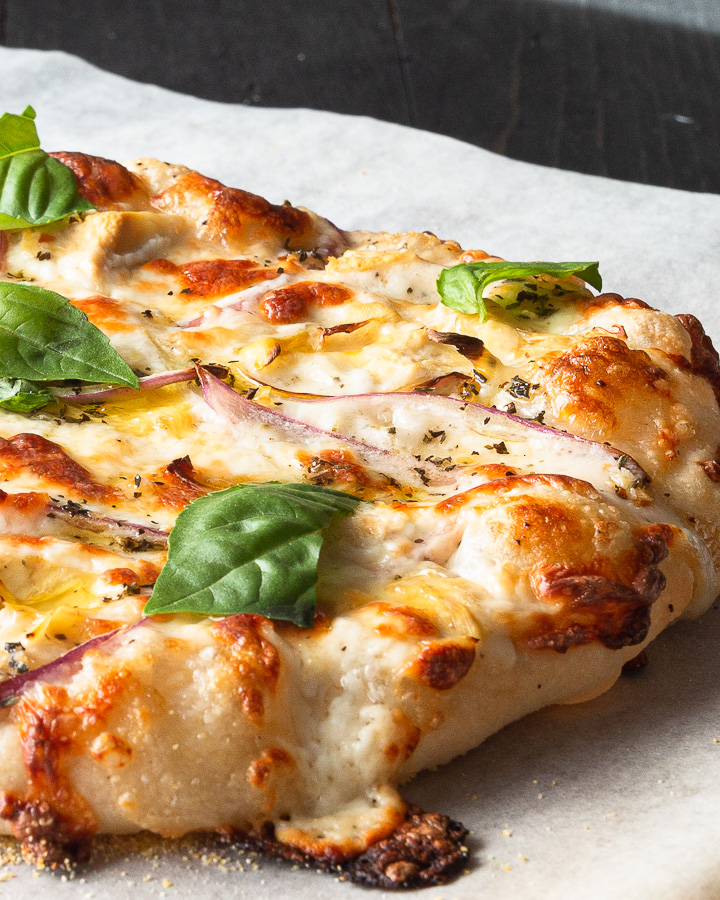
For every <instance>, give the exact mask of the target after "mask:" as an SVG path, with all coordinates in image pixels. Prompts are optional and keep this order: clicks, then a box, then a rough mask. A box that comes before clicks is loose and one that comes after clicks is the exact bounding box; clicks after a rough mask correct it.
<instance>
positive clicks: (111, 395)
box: [55, 368, 197, 405]
mask: <svg viewBox="0 0 720 900" xmlns="http://www.w3.org/2000/svg"><path fill="white" fill-rule="evenodd" d="M196 377H197V376H196V374H195V369H194V368H190V369H175V370H174V371H172V372H160V373H159V374H157V375H148V376H146V377H145V378H140V379H139V382H140V387H139V388H137V389H136V388H131V387H116V388H104V389H103V390H99V391H80V392H79V393H70V392H65V393H58V394H55V397H56V398H57V399H58V400H61V401H62V402H64V403H73V404H80V405H86V404H88V403H108V402H110V401H112V400H124V399H125V398H126V397H137V396H138V394H140V393H146V392H147V391H154V390H157V388H161V387H165V386H166V385H168V384H180V383H181V382H183V381H194V380H195V378H196Z"/></svg>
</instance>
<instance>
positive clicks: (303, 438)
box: [198, 366, 456, 487]
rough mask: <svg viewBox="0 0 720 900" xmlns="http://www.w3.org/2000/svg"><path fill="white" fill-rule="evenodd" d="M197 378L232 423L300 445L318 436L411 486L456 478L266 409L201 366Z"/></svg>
mask: <svg viewBox="0 0 720 900" xmlns="http://www.w3.org/2000/svg"><path fill="white" fill-rule="evenodd" d="M198 378H199V380H200V385H201V387H202V392H203V399H204V400H205V402H206V403H207V404H208V406H209V407H210V408H211V409H212V410H214V411H215V412H216V413H218V414H219V415H221V416H223V417H224V418H225V419H227V420H228V421H229V422H231V423H232V424H233V425H249V424H255V425H264V426H266V427H270V428H272V429H273V430H274V431H275V434H276V435H277V436H278V438H279V439H280V440H286V441H292V442H293V443H295V444H298V445H300V446H303V447H306V446H309V445H314V446H317V443H318V439H322V440H327V441H332V442H333V444H344V445H345V446H346V447H350V448H351V449H352V450H354V451H355V452H356V453H357V454H358V456H359V457H360V460H361V462H362V463H363V464H364V465H367V466H369V467H370V468H372V469H375V470H376V471H377V472H379V473H381V474H383V475H385V476H390V477H392V478H394V479H397V480H401V481H402V482H403V483H405V484H408V485H410V486H414V487H422V486H425V487H427V486H446V485H450V484H453V483H454V482H455V480H456V479H455V478H453V477H451V476H449V475H448V474H447V473H444V472H442V471H440V470H438V469H436V468H435V467H434V466H432V465H430V466H424V465H423V464H422V463H421V462H419V461H418V460H417V459H416V458H415V457H414V456H411V455H410V454H409V453H405V452H403V451H399V450H385V449H382V448H381V447H376V446H374V445H372V444H367V443H365V442H364V441H359V440H356V439H355V438H352V437H348V436H346V435H343V434H335V433H333V432H332V431H325V430H323V429H321V428H316V427H314V426H313V425H308V424H307V423H305V422H302V421H299V420H298V419H292V418H290V417H289V416H286V415H283V414H282V413H280V412H276V411H275V410H272V409H268V408H267V407H266V406H262V405H261V404H260V403H255V402H254V401H252V400H248V399H247V398H246V397H243V396H241V395H240V394H238V393H237V392H236V391H234V390H233V389H232V388H230V387H228V386H227V385H226V384H224V382H222V381H220V379H219V378H216V377H215V376H214V375H212V374H211V373H210V372H208V371H207V370H206V369H203V368H202V367H200V366H198Z"/></svg>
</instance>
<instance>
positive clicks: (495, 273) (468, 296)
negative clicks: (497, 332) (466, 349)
mask: <svg viewBox="0 0 720 900" xmlns="http://www.w3.org/2000/svg"><path fill="white" fill-rule="evenodd" d="M598 265H599V264H598V263H597V262H565V263H554V262H533V263H525V262H505V261H500V260H497V261H492V262H485V261H483V260H480V261H479V262H474V263H464V264H463V265H459V266H452V268H450V269H443V271H442V272H441V273H440V277H439V278H438V280H437V289H438V293H439V294H440V298H441V299H442V302H443V304H444V305H445V306H449V307H450V308H451V309H456V310H457V311H458V312H461V313H468V314H470V315H478V316H480V321H481V322H484V321H485V320H486V319H487V316H488V312H487V306H486V305H485V300H484V299H483V293H484V291H485V289H486V288H487V287H489V286H490V285H491V284H493V283H494V282H495V281H504V280H505V279H508V278H531V277H533V276H535V275H549V276H550V277H551V278H567V277H568V276H570V275H576V276H577V277H578V278H582V280H583V281H586V282H587V283H588V284H589V285H591V286H592V287H594V288H596V289H597V290H598V291H600V290H602V278H601V277H600V272H599V270H598ZM493 299H494V302H495V303H498V304H499V305H500V306H502V305H503V303H502V300H501V299H500V298H493Z"/></svg>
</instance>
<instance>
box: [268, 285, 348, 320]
mask: <svg viewBox="0 0 720 900" xmlns="http://www.w3.org/2000/svg"><path fill="white" fill-rule="evenodd" d="M351 296H352V295H351V293H350V291H349V290H348V289H347V288H344V287H341V286H340V285H338V284H327V283H326V282H323V281H300V282H298V283H297V284H290V285H288V286H287V287H282V288H277V290H273V291H268V292H267V294H265V295H264V296H263V298H262V300H261V301H260V304H259V306H258V312H259V313H260V315H261V316H262V317H263V318H264V319H267V321H268V322H272V323H273V324H276V325H291V324H294V323H295V322H302V321H304V320H306V319H307V318H308V317H309V315H310V310H311V309H312V307H314V306H339V305H340V304H342V303H346V302H347V301H348V300H349V299H350V297H351Z"/></svg>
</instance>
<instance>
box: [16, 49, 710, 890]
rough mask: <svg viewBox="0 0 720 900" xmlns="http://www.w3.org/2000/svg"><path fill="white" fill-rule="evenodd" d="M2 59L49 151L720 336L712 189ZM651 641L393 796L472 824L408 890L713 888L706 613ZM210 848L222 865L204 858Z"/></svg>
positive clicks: (63, 62)
mask: <svg viewBox="0 0 720 900" xmlns="http://www.w3.org/2000/svg"><path fill="white" fill-rule="evenodd" d="M0 64H1V66H2V68H1V71H2V80H1V81H0V98H1V100H2V103H1V104H0V106H1V108H2V110H10V111H13V112H20V111H22V109H24V107H25V105H26V104H28V103H32V105H33V106H34V107H35V109H36V110H37V113H38V118H37V123H38V127H39V131H40V137H41V140H42V143H43V147H45V148H46V149H66V150H83V151H85V152H89V153H95V154H100V155H104V156H108V157H110V158H113V159H128V158H133V157H138V156H157V157H159V158H161V159H165V160H168V161H171V162H182V163H185V164H187V165H190V166H193V167H197V168H198V169H199V170H201V171H202V172H203V173H204V174H207V175H212V176H214V177H217V178H219V179H220V180H222V181H225V182H227V183H229V184H233V185H237V186H240V187H243V188H246V189H248V190H252V191H255V192H256V193H260V194H263V195H265V196H267V197H268V198H269V199H271V200H273V201H275V202H279V201H282V200H283V199H284V198H285V197H288V198H289V199H291V200H292V202H294V203H298V204H302V205H305V206H308V207H310V208H313V209H316V210H317V211H318V212H320V213H322V214H323V215H326V216H328V217H329V218H330V219H332V220H333V221H335V222H336V223H337V224H338V225H341V226H342V227H345V228H359V227H363V228H370V229H373V230H381V229H382V230H395V229H397V230H411V229H412V230H426V229H427V230H431V231H434V232H436V233H437V234H439V235H440V236H442V237H448V238H455V239H456V240H459V241H460V242H461V243H463V245H464V246H466V247H481V248H483V249H486V250H488V251H492V252H494V253H497V254H499V255H502V256H504V257H505V258H508V259H550V260H565V259H599V260H600V262H601V271H602V273H603V276H604V280H605V288H606V290H611V291H612V290H616V291H618V292H619V293H621V294H624V295H625V296H638V297H641V298H643V299H645V300H647V301H648V302H650V303H651V304H653V305H655V306H659V307H661V308H664V309H667V310H668V311H671V312H693V313H695V314H696V315H698V316H699V317H700V318H701V319H702V321H703V322H704V324H705V326H706V328H707V329H708V331H709V332H710V333H711V334H712V335H713V337H714V339H715V340H716V342H717V340H718V338H720V316H718V312H717V307H718V303H719V302H720V296H719V295H720V278H719V277H718V274H719V270H720V197H718V196H714V195H712V196H711V195H701V194H690V193H684V192H679V191H670V190H666V189H662V188H654V187H645V186H641V185H632V184H625V183H621V182H613V181H610V180H607V179H600V178H594V177H590V176H586V175H578V174H575V173H571V172H563V171H557V170H552V169H544V168H541V167H538V166H532V165H529V164H526V163H518V162H514V161H512V160H508V159H504V158H502V157H499V156H495V155H493V154H491V153H488V152H486V151H484V150H479V149H477V148H475V147H471V146H468V145H466V144H462V143H459V142H458V141H455V140H452V139H450V138H445V137H440V136H437V135H432V134H427V133H423V132H419V131H414V130H412V129H409V128H405V127H402V126H398V125H389V124H386V123H381V122H377V121H374V120H372V119H365V118H352V117H348V116H340V115H336V114H333V113H323V112H314V111H308V110H273V109H257V108H248V107H243V106H233V105H228V104H219V103H212V102H209V101H204V100H197V99H195V98H191V97H185V96H181V95H178V94H173V93H172V92H169V91H167V90H163V89H160V88H157V87H154V86H149V85H141V84H136V83H133V82H131V81H127V80H125V79H122V78H119V77H117V76H114V75H109V74H107V73H104V72H101V71H99V70H97V69H95V68H93V67H92V66H90V65H88V64H87V63H85V62H82V61H81V60H78V59H75V58H73V57H70V56H67V55H65V54H60V53H42V52H39V51H26V50H7V49H2V50H0ZM208 64H211V61H209V63H208ZM467 113H468V115H482V114H483V111H482V110H481V109H478V110H473V109H472V107H471V106H470V107H469V108H468V111H467ZM649 653H650V657H651V664H650V666H649V667H648V668H647V669H646V670H644V672H642V673H641V674H639V675H636V676H634V677H626V678H623V679H621V680H620V682H618V684H617V685H616V687H615V688H614V689H613V690H612V691H610V692H609V693H607V694H605V695H603V696H602V697H600V698H598V699H597V700H594V701H591V702H589V703H585V704H580V705H576V706H568V707H555V708H553V709H549V710H545V711H543V712H540V713H537V714H535V715H533V716H531V717H529V718H527V719H525V720H523V721H522V722H519V723H517V724H515V725H512V726H510V727H508V728H506V729H505V730H504V731H502V732H501V733H500V734H498V735H496V736H495V737H493V738H491V739H490V740H488V741H486V742H485V744H483V745H482V746H481V747H480V748H479V749H477V750H475V751H473V752H472V753H470V754H468V755H467V756H466V757H464V758H462V759H459V760H456V761H455V762H454V763H452V764H451V765H448V766H446V767H443V768H442V769H440V770H438V771H436V772H433V773H426V774H423V775H421V776H419V777H418V778H416V779H415V781H413V782H412V783H411V784H409V785H408V786H406V788H405V790H404V794H405V796H406V797H407V798H408V799H410V800H412V801H414V802H416V803H419V804H420V805H421V806H423V807H424V808H426V809H431V810H436V809H437V810H440V811H442V812H445V813H447V814H450V815H452V816H453V817H454V818H457V819H460V820H461V821H462V822H464V823H465V824H466V825H467V826H468V827H470V828H471V829H472V836H471V841H470V846H471V848H472V851H473V859H472V863H471V866H470V871H469V874H467V875H465V876H464V877H461V878H460V879H459V880H457V881H456V882H454V883H453V884H451V885H448V886H447V887H444V888H430V889H427V890H426V891H422V892H418V893H422V895H423V896H427V897H431V898H433V900H436V898H444V900H453V898H476V897H482V898H485V900H516V898H523V900H528V898H532V900H534V898H553V900H565V898H567V900H578V898H582V900H596V898H597V900H600V898H602V900H606V898H607V900H610V898H617V897H622V898H623V900H648V898H652V900H713V898H720V778H719V776H720V743H717V742H716V741H717V740H718V739H720V691H719V690H718V681H719V680H720V613H719V612H718V609H717V604H716V607H715V608H714V609H712V610H711V611H710V612H709V613H708V614H707V615H706V616H705V617H704V618H703V619H702V620H700V621H698V622H687V623H681V624H679V625H677V626H675V627H674V628H672V629H671V631H670V632H668V633H666V634H664V635H662V636H661V637H660V638H659V639H658V640H657V641H656V642H655V643H654V644H653V645H651V647H650V651H649ZM208 764H209V765H211V764H212V761H211V760H209V761H208ZM148 791H149V792H150V793H152V786H151V785H149V786H148ZM203 848H204V849H203ZM202 853H205V857H204V861H203V859H198V858H196V856H202ZM208 853H209V854H210V855H209V856H208ZM213 854H219V855H220V857H221V859H222V860H223V861H221V863H220V865H217V864H212V865H206V864H205V863H207V862H209V861H211V860H212V859H215V861H216V862H217V858H216V856H213ZM8 875H10V876H14V877H12V878H9V879H8V880H4V881H2V882H0V897H2V896H7V897H18V898H19V897H23V898H27V900H32V898H39V897H47V896H50V895H51V894H52V895H53V896H57V897H109V898H124V897H135V896H137V897H143V896H167V897H177V898H198V900H201V898H202V900H205V898H215V897H217V898H220V897H222V898H226V897H249V898H256V900H266V898H268V900H269V898H281V897H293V898H300V900H305V898H310V897H328V898H331V897H332V898H340V900H345V898H359V897H361V896H367V894H366V893H365V892H363V891H362V890H361V889H360V888H357V887H354V886H352V885H347V884H342V883H336V882H335V880H334V879H333V878H331V877H330V878H329V877H328V876H324V875H320V874H317V873H313V872H307V871H291V870H290V867H288V866H286V865H282V864H278V863H273V862H269V861H264V860H260V861H259V862H257V861H256V862H254V863H253V862H252V861H251V862H250V863H247V862H246V861H245V857H244V856H241V855H238V854H237V853H235V852H234V851H233V850H232V849H228V848H225V849H222V848H218V847H217V846H216V845H214V844H213V843H212V841H210V842H205V843H204V844H203V845H202V847H201V848H200V849H198V846H196V845H193V844H192V843H187V842H183V843H181V844H180V845H178V846H177V848H175V847H171V848H170V849H169V850H166V851H158V850H157V846H154V848H153V847H152V846H151V847H150V848H149V849H148V848H146V850H145V853H142V852H135V853H130V854H128V853H127V852H125V853H122V854H120V855H117V854H113V853H110V854H106V853H105V852H98V853H96V856H95V859H94V861H93V862H92V863H91V864H90V866H89V867H87V868H86V869H84V870H82V871H80V872H79V873H78V874H77V875H76V877H75V878H74V879H69V880H62V879H61V878H59V877H58V876H53V875H50V874H49V873H40V874H39V875H37V874H36V873H34V872H33V871H32V870H31V869H28V868H26V867H23V866H18V865H9V866H7V867H5V868H4V869H3V870H2V871H1V872H0V878H3V877H5V876H8ZM382 896H389V895H382Z"/></svg>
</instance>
